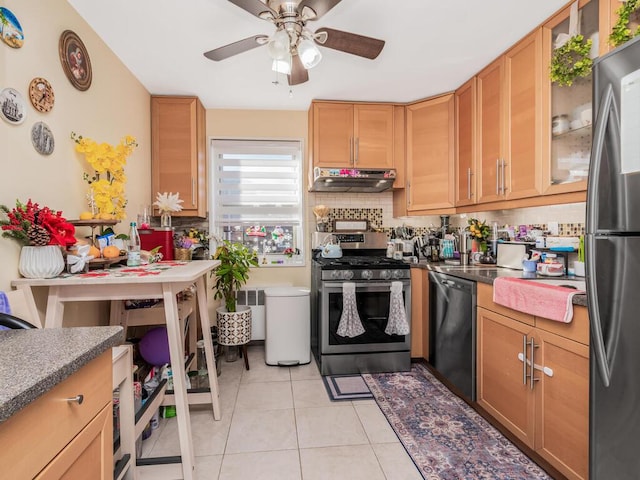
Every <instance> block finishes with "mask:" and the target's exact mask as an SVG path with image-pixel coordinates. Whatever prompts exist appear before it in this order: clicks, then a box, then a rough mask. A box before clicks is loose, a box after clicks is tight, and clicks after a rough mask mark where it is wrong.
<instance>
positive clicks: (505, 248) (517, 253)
mask: <svg viewBox="0 0 640 480" xmlns="http://www.w3.org/2000/svg"><path fill="white" fill-rule="evenodd" d="M535 245H536V244H535V243H531V242H498V254H497V256H498V258H497V259H496V266H498V267H504V268H512V269H514V270H522V259H523V258H525V257H528V255H529V251H530V250H531V249H532V248H533V247H535Z"/></svg>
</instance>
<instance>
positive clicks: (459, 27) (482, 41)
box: [68, 0, 567, 110]
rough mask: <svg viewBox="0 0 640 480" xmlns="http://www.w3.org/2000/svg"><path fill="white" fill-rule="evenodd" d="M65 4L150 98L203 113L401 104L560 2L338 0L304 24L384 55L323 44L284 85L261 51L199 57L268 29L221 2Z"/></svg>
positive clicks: (429, 91) (461, 70)
mask: <svg viewBox="0 0 640 480" xmlns="http://www.w3.org/2000/svg"><path fill="white" fill-rule="evenodd" d="M68 1H69V3H70V4H71V5H72V6H73V7H74V8H75V9H76V10H77V11H78V13H79V14H80V15H81V16H82V17H83V18H84V19H85V20H86V21H87V23H88V24H89V25H90V26H91V27H92V28H93V29H94V30H95V31H96V32H97V34H98V35H99V36H100V37H101V38H102V39H103V40H104V42H105V43H106V44H107V45H108V46H109V47H110V48H111V50H113V52H114V53H115V54H116V55H117V56H118V57H119V58H120V59H121V60H122V62H123V63H124V64H125V65H126V66H127V67H128V68H129V70H130V71H131V72H132V73H133V75H135V76H136V77H137V78H138V80H139V81H140V82H141V83H142V84H143V85H144V86H145V87H146V88H147V90H148V91H149V92H150V93H151V94H161V95H162V94H164V95H169V94H173V95H197V96H198V97H200V99H201V100H202V103H203V104H204V106H205V108H208V109H211V108H232V109H277V110H306V109H307V108H308V107H309V103H310V101H311V100H312V99H331V100H352V101H385V102H401V103H403V102H410V101H414V100H418V99H421V98H425V97H429V96H432V95H435V94H438V93H443V92H447V91H451V90H453V89H455V88H457V87H458V86H459V85H461V84H462V83H464V82H465V81H466V80H467V79H469V78H470V77H471V76H472V75H473V74H475V73H476V72H478V71H479V70H480V69H481V68H482V67H484V66H485V65H487V64H488V63H489V62H490V61H491V60H493V59H494V58H496V57H497V56H498V55H499V54H501V53H502V52H503V51H504V50H505V49H507V48H508V47H509V46H511V45H513V44H514V43H515V42H517V41H518V40H519V39H520V38H522V37H523V36H524V35H526V34H527V33H529V32H530V31H531V30H532V29H533V28H535V27H536V26H537V25H538V24H540V23H541V22H543V21H544V20H545V19H546V18H548V17H549V16H550V15H552V14H553V13H554V12H555V11H557V10H558V9H559V8H561V7H562V6H563V5H564V4H566V3H567V0H537V1H535V0H482V1H479V0H458V1H453V0H448V1H447V0H343V1H342V2H341V3H339V4H338V5H337V6H335V7H334V8H333V9H332V10H330V11H329V12H328V13H327V14H326V15H324V16H323V17H322V18H320V19H319V20H318V21H315V22H309V23H308V24H307V26H308V27H309V28H310V29H311V30H312V31H314V30H316V29H317V28H319V27H321V26H323V27H331V28H336V29H339V30H345V31H348V32H352V33H358V34H361V35H366V36H370V37H375V38H379V39H382V40H385V41H386V45H385V47H384V49H383V50H382V53H381V54H380V56H379V57H378V58H377V59H375V60H367V59H364V58H361V57H357V56H353V55H349V54H346V53H343V52H338V51H335V50H331V49H329V48H323V47H321V51H322V54H323V59H322V62H321V63H320V64H319V65H318V66H316V67H315V68H313V69H311V70H310V71H309V81H308V82H306V83H303V84H301V85H297V86H294V87H289V86H288V85H287V79H286V77H285V76H280V78H277V77H276V74H275V73H274V72H272V71H271V60H270V58H269V55H268V53H267V49H266V47H259V48H255V49H253V50H250V51H248V52H244V53H242V54H239V55H236V56H234V57H231V58H228V59H226V60H223V61H220V62H213V61H211V60H208V59H207V58H205V57H204V56H203V53H204V52H206V51H209V50H212V49H214V48H217V47H220V46H223V45H226V44H228V43H231V42H234V41H237V40H240V39H243V38H246V37H249V36H252V35H257V34H266V35H271V34H272V33H273V32H274V31H275V27H274V26H273V24H271V23H270V22H267V21H264V20H261V19H259V18H257V17H255V16H253V15H251V14H249V13H248V12H246V11H245V10H243V9H241V8H239V7H237V6H236V5H234V4H232V3H230V2H229V1H227V0H187V1H185V0H183V1H176V0H174V1H171V0H134V1H132V0H110V1H109V2H101V1H96V0H68ZM89 53H91V52H90V51H89ZM94 68H95V67H94ZM276 80H278V82H279V83H278V84H277V85H274V83H273V82H274V81H276Z"/></svg>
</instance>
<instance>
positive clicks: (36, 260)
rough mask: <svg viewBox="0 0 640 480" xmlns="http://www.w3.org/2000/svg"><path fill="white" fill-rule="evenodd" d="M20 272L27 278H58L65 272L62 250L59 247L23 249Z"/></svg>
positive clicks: (21, 251)
mask: <svg viewBox="0 0 640 480" xmlns="http://www.w3.org/2000/svg"><path fill="white" fill-rule="evenodd" d="M18 270H19V271H20V275H22V276H23V277H25V278H53V277H57V276H58V275H59V274H60V273H62V271H63V270H64V258H63V257H62V250H61V249H60V247H59V246H58V245H45V246H42V247H34V246H26V247H22V250H20V263H19V265H18Z"/></svg>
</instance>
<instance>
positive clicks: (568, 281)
mask: <svg viewBox="0 0 640 480" xmlns="http://www.w3.org/2000/svg"><path fill="white" fill-rule="evenodd" d="M527 280H531V281H533V282H542V283H546V284H547V285H555V286H558V287H568V288H575V289H576V290H586V285H585V281H584V280H580V279H577V278H541V277H536V278H528V279H527Z"/></svg>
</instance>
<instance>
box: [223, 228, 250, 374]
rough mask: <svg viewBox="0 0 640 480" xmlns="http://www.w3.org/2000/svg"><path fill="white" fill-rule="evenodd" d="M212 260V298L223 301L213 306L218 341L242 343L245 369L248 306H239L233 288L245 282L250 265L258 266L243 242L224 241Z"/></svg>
mask: <svg viewBox="0 0 640 480" xmlns="http://www.w3.org/2000/svg"><path fill="white" fill-rule="evenodd" d="M213 259H214V260H218V261H220V265H218V267H217V268H216V269H215V270H214V271H213V272H212V275H215V277H216V280H215V284H214V285H213V289H214V290H215V294H214V297H213V298H214V299H222V300H223V301H224V305H223V306H221V307H218V308H217V309H216V318H217V322H218V343H219V344H220V345H226V346H234V345H242V350H243V353H244V358H245V366H246V368H247V370H248V369H249V365H248V361H247V356H246V344H247V343H249V340H251V308H250V307H249V306H247V305H243V306H242V307H241V308H240V309H238V306H237V304H236V291H237V290H239V289H240V287H242V286H243V285H244V284H245V283H247V280H249V272H250V270H251V267H257V266H258V258H257V256H256V254H255V252H254V251H253V250H251V249H249V248H247V247H246V246H245V245H243V244H242V243H235V242H230V241H228V240H225V241H224V242H223V243H222V245H220V246H218V248H217V249H216V251H215V253H214V255H213Z"/></svg>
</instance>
